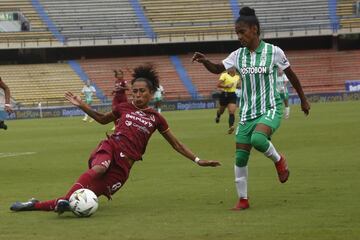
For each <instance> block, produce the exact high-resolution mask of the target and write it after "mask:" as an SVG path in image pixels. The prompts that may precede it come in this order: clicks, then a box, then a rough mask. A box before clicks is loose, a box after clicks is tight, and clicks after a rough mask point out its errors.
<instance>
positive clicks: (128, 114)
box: [10, 65, 220, 214]
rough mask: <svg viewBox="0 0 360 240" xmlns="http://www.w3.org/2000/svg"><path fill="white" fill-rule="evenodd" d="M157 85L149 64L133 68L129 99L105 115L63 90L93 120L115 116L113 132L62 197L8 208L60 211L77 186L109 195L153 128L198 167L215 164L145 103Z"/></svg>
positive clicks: (107, 120)
mask: <svg viewBox="0 0 360 240" xmlns="http://www.w3.org/2000/svg"><path fill="white" fill-rule="evenodd" d="M158 86H159V79H158V76H157V73H156V71H155V70H154V69H153V67H152V66H150V65H146V66H139V67H137V68H135V69H134V73H133V80H132V81H131V91H132V95H133V101H132V102H131V103H128V102H124V103H120V104H118V105H116V106H115V107H114V109H113V111H112V112H108V113H105V114H103V113H98V112H96V111H94V110H92V109H91V108H90V107H89V106H88V105H86V104H85V103H84V102H83V101H82V100H81V98H80V97H79V96H75V95H73V94H72V93H70V92H67V93H66V94H65V97H66V99H67V100H68V101H70V102H71V103H72V104H73V105H75V106H77V107H79V108H80V109H82V110H83V111H84V112H86V113H87V114H88V115H89V116H90V117H92V118H93V119H94V120H96V121H97V122H99V123H101V124H107V123H110V122H112V121H114V120H116V119H118V121H116V123H117V124H116V129H115V132H114V134H112V135H111V136H109V137H108V138H107V139H105V140H103V141H101V142H100V144H99V145H98V146H97V148H96V149H95V150H94V151H93V153H92V154H91V155H90V159H89V169H88V170H87V171H86V172H84V173H83V174H82V175H81V176H80V177H79V179H78V180H77V181H76V182H75V184H74V185H73V186H72V187H71V189H70V190H69V191H68V193H67V194H66V195H65V196H63V197H60V198H57V199H53V200H49V201H43V202H39V201H38V200H36V199H30V200H29V201H28V202H16V203H14V204H13V205H12V206H11V207H10V209H11V210H12V211H30V210H43V211H52V210H54V211H55V212H58V213H59V214H61V213H63V212H64V211H68V210H70V208H69V202H68V199H69V197H70V196H71V194H72V193H73V192H74V191H76V190H78V189H80V188H88V189H90V190H92V191H93V192H94V193H95V194H96V195H97V196H101V195H104V196H106V197H108V198H110V197H111V195H112V194H114V193H115V192H116V191H117V190H119V189H120V188H121V187H122V186H123V185H124V184H125V182H126V180H127V179H128V177H129V172H130V169H131V167H132V165H133V164H134V163H135V162H136V161H138V160H141V158H142V155H143V154H144V152H145V149H146V146H147V143H148V140H149V138H150V137H151V135H152V133H153V132H154V131H155V130H158V131H159V132H160V133H161V134H162V135H163V137H164V138H165V139H166V140H167V141H168V142H169V144H170V145H171V146H172V147H173V148H174V149H175V150H176V151H177V152H179V153H180V154H182V155H183V156H184V157H186V158H188V159H190V160H191V161H194V162H195V163H196V164H198V165H199V166H203V167H206V166H211V167H216V166H219V165H220V163H219V162H218V161H206V160H200V159H199V158H198V157H197V156H196V155H195V154H194V153H193V152H192V151H191V150H190V149H189V148H187V147H186V146H185V145H184V144H182V143H181V142H180V141H179V140H178V139H177V138H176V137H175V136H174V135H173V133H172V132H171V130H170V129H169V127H168V124H167V122H166V120H165V118H164V117H163V116H162V115H160V114H159V113H158V112H157V111H155V110H154V109H152V108H150V107H149V106H148V104H149V102H150V101H151V99H152V97H153V94H154V92H155V91H156V89H157V87H158Z"/></svg>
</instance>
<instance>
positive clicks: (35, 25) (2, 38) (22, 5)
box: [0, 0, 54, 44]
mask: <svg viewBox="0 0 360 240" xmlns="http://www.w3.org/2000/svg"><path fill="white" fill-rule="evenodd" d="M0 11H19V12H21V13H22V14H23V15H24V16H25V17H26V18H27V19H28V20H29V22H30V25H31V31H26V32H6V33H5V32H2V33H0V42H2V43H8V44H11V43H14V42H15V43H16V42H21V41H26V42H34V41H35V42H44V41H46V42H48V41H53V40H54V37H53V36H52V34H51V32H50V31H49V30H48V29H47V26H46V25H45V24H44V23H43V21H42V20H41V19H40V17H39V15H38V14H37V12H36V11H35V9H34V8H33V6H32V5H31V3H30V1H28V0H17V1H11V0H0Z"/></svg>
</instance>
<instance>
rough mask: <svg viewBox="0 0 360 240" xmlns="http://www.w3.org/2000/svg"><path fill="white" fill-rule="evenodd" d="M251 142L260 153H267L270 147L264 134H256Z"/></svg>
mask: <svg viewBox="0 0 360 240" xmlns="http://www.w3.org/2000/svg"><path fill="white" fill-rule="evenodd" d="M250 141H251V145H252V146H253V147H254V148H255V149H256V150H258V151H260V152H265V151H266V150H267V149H268V147H269V140H268V137H267V136H266V135H265V134H264V133H262V132H254V133H253V134H252V135H251V140H250Z"/></svg>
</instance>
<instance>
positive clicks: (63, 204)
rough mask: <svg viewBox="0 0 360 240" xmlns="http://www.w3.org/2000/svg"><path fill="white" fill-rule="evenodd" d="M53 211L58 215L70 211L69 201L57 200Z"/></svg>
mask: <svg viewBox="0 0 360 240" xmlns="http://www.w3.org/2000/svg"><path fill="white" fill-rule="evenodd" d="M54 211H55V212H57V213H58V214H59V215H60V214H63V213H64V212H67V211H71V209H70V203H69V201H68V200H65V199H59V200H58V201H57V203H56V206H55V209H54Z"/></svg>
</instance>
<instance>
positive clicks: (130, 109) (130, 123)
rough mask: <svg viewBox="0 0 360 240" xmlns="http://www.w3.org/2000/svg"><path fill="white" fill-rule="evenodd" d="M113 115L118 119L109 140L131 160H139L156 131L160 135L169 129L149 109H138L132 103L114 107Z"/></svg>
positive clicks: (161, 118) (156, 114) (160, 117)
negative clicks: (112, 140)
mask: <svg viewBox="0 0 360 240" xmlns="http://www.w3.org/2000/svg"><path fill="white" fill-rule="evenodd" d="M113 114H114V115H115V116H116V118H118V119H117V120H116V128H115V132H114V134H113V135H112V136H111V138H112V139H114V141H115V143H116V144H117V145H118V146H121V149H122V151H123V153H124V154H125V155H126V156H127V157H129V158H131V159H133V160H140V159H141V157H142V155H143V154H144V153H145V149H146V145H147V143H148V141H149V139H150V137H151V135H152V134H153V132H154V131H155V130H156V129H158V130H159V132H160V133H164V132H166V131H167V130H168V129H169V126H168V124H167V122H166V120H165V118H164V117H163V116H161V115H160V114H159V113H158V112H157V111H155V110H154V109H152V108H150V107H149V108H146V109H139V108H137V107H135V106H134V105H133V104H132V103H128V102H125V103H120V104H118V105H116V106H114V107H113Z"/></svg>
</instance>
